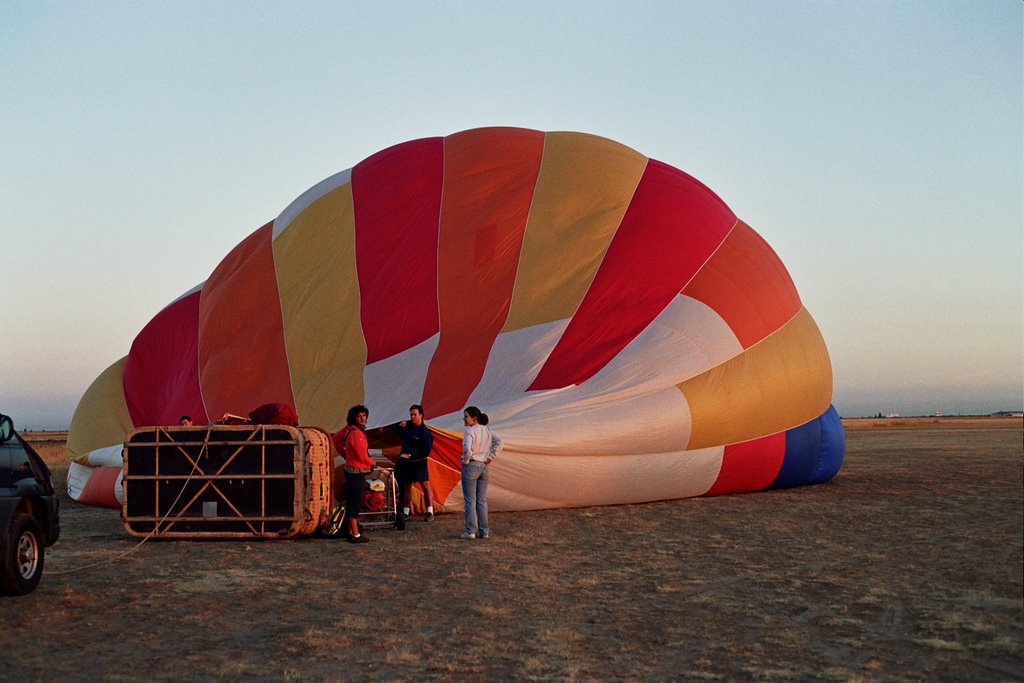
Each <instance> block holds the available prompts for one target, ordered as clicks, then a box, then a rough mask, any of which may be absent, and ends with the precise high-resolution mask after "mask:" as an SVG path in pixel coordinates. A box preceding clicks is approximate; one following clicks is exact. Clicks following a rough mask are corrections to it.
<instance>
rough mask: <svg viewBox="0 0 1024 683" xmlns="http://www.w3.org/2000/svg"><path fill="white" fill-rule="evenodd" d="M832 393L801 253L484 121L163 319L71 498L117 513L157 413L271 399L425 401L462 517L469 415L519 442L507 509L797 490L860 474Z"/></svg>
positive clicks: (79, 421)
mask: <svg viewBox="0 0 1024 683" xmlns="http://www.w3.org/2000/svg"><path fill="white" fill-rule="evenodd" d="M831 395H832V371H831V365H830V362H829V357H828V352H827V350H826V347H825V343H824V341H823V339H822V336H821V333H820V332H819V330H818V327H817V326H816V325H815V323H814V320H813V319H812V318H811V315H810V314H809V313H808V311H807V310H806V309H805V308H804V307H803V305H802V304H801V301H800V298H799V296H798V294H797V291H796V288H795V287H794V285H793V283H792V281H791V279H790V277H789V275H788V273H787V271H786V269H785V267H784V266H783V265H782V263H781V262H780V260H779V258H778V257H777V256H776V254H775V253H774V251H773V250H772V249H771V247H770V246H769V245H768V244H767V243H766V242H765V241H764V240H763V239H762V238H761V237H760V236H759V235H758V234H757V233H756V232H755V231H754V230H753V229H752V228H751V227H749V226H748V225H746V224H745V223H744V222H743V221H741V220H739V219H738V218H737V217H736V216H735V215H734V214H733V212H732V211H731V210H730V209H729V207H728V206H727V205H726V204H725V203H724V202H723V201H722V200H721V199H720V198H719V197H718V196H717V195H715V194H714V193H713V192H712V191H711V190H710V189H708V188H707V187H705V186H704V185H703V184H701V183H700V182H699V181H697V180H696V179H694V178H693V177H691V176H690V175H688V174H686V173H684V172H683V171H681V170H678V169H676V168H673V167H672V166H669V165H668V164H665V163H663V162H660V161H657V160H655V159H651V158H648V157H646V156H644V155H642V154H640V153H639V152H637V151H635V150H633V149H630V148H629V147H626V146H624V145H622V144H619V143H617V142H614V141H611V140H608V139H605V138H601V137H597V136H594V135H588V134H583V133H574V132H548V133H545V132H541V131H536V130H528V129H520V128H481V129H474V130H467V131H463V132H459V133H455V134H452V135H448V136H445V137H434V138H426V139H420V140H413V141H410V142H404V143H401V144H398V145H395V146H393V147H390V148H387V149H385V150H383V151H381V152H378V153H376V154H374V155H373V156H371V157H369V158H367V159H365V160H363V161H361V162H360V163H358V164H357V165H355V166H354V167H352V168H351V169H349V170H346V171H342V172H341V173H338V174H336V175H333V176H331V177H329V178H327V179H325V180H323V181H321V182H320V183H318V184H316V185H314V186H313V187H312V188H310V189H309V190H308V191H306V192H304V193H303V194H302V195H300V196H299V197H298V198H297V199H295V200H294V201H293V202H292V203H291V204H290V205H289V206H287V207H286V208H285V209H284V211H282V212H281V214H280V215H279V216H278V217H277V218H276V219H274V220H273V221H271V222H269V223H267V224H266V225H264V226H263V227H261V228H259V229H258V230H256V231H255V232H253V233H252V234H251V235H249V236H248V237H246V238H245V239H244V240H243V241H242V242H241V243H239V244H238V245H237V246H236V247H235V248H234V249H233V250H232V251H231V252H230V253H229V254H227V256H225V257H224V259H223V260H222V261H221V262H220V263H219V265H218V266H217V267H216V268H215V269H214V271H213V272H212V273H211V274H210V276H209V278H208V279H207V280H206V281H205V282H204V283H202V284H201V285H200V286H198V287H196V288H195V289H193V290H191V291H189V292H186V293H185V294H184V295H182V296H181V297H180V298H178V299H177V300H176V301H174V302H172V303H171V304H169V305H168V306H166V307H165V308H164V309H163V310H161V311H160V312H159V313H157V314H156V316H155V317H154V318H153V319H152V320H151V321H150V322H149V324H147V325H146V326H145V327H144V328H143V329H142V331H141V332H139V334H138V336H137V337H136V338H135V340H134V341H133V342H132V345H131V350H130V352H129V353H128V355H127V356H126V357H125V358H122V359H120V360H118V361H117V362H115V363H114V364H113V365H111V366H110V367H109V368H108V369H107V370H106V371H104V372H103V373H102V374H101V375H100V376H99V377H98V378H97V379H96V380H95V381H94V382H93V384H92V386H91V387H90V388H89V389H88V390H87V391H86V393H85V395H84V396H83V397H82V399H81V402H80V403H79V406H78V408H77V410H76V412H75V415H74V418H73V421H72V425H71V430H70V433H69V437H68V451H69V454H70V457H71V459H72V461H73V464H72V466H71V471H70V472H69V493H70V495H71V497H72V498H75V499H77V500H80V501H85V502H96V503H101V504H103V503H106V504H111V505H117V504H118V502H117V496H119V495H120V486H119V481H118V477H119V474H120V465H121V455H120V451H121V444H122V442H123V441H124V439H125V435H126V434H127V433H129V432H130V431H131V430H132V429H133V428H135V427H140V426H144V425H161V424H176V423H177V420H178V416H179V415H181V414H189V415H191V416H192V417H193V419H195V420H196V421H197V422H198V421H203V420H207V421H208V420H209V419H210V418H211V417H214V418H215V417H218V416H220V415H221V414H223V413H226V412H233V413H239V412H240V413H241V414H245V412H246V411H248V410H249V409H250V408H252V407H254V406H257V405H260V404H264V403H269V402H278V403H283V404H287V405H290V406H294V407H295V411H296V412H297V414H298V416H299V419H300V422H301V424H303V425H311V426H317V427H321V428H323V429H326V430H330V431H334V430H336V429H338V428H340V427H341V426H342V425H343V424H344V417H345V413H346V410H347V408H348V407H349V406H351V405H353V404H357V403H362V404H365V405H367V406H369V408H370V413H371V414H370V423H371V425H370V426H371V427H373V426H375V425H376V426H378V427H380V426H383V425H387V424H390V423H393V422H397V421H398V420H401V419H402V418H403V416H404V415H405V413H406V411H407V409H408V407H409V406H410V405H411V404H414V403H418V404H422V405H423V406H424V408H425V410H426V414H427V421H428V423H429V424H430V425H431V426H432V428H434V429H435V432H436V435H437V437H439V438H435V446H434V452H433V453H432V455H431V458H430V464H429V467H430V473H431V480H432V482H434V488H435V491H436V493H437V495H438V497H439V498H440V499H441V502H444V503H446V504H447V505H448V506H455V508H456V509H458V508H459V506H461V502H462V501H461V491H460V490H459V488H458V487H457V486H455V484H456V483H457V482H458V479H459V462H458V457H459V448H458V442H459V440H460V439H461V433H460V432H461V429H462V421H461V412H462V409H463V408H464V407H465V406H467V405H470V404H473V405H478V406H480V407H481V408H483V409H484V410H486V412H488V413H489V414H490V416H491V426H492V427H493V428H494V430H495V431H496V432H498V433H500V434H501V436H502V438H503V440H504V444H505V447H504V451H503V453H502V454H501V456H500V458H499V459H498V460H496V461H495V462H494V464H493V465H492V470H491V484H490V495H489V498H490V502H491V508H492V509H494V510H526V509H542V508H554V507H575V506H590V505H604V504H618V503H635V502H644V501H653V500H665V499H675V498H684V497H689V496H700V495H714V494H722V493H734V492H743V491H757V490H763V489H769V488H779V487H790V486H796V485H801V484H812V483H818V482H824V481H827V480H829V479H831V478H832V477H833V476H834V475H835V474H836V472H837V471H838V470H839V467H840V465H841V463H842V459H843V453H844V449H845V441H844V436H843V430H842V425H841V422H840V420H839V417H838V415H837V414H836V411H835V409H834V408H833V407H831V405H830V404H831ZM370 433H371V437H372V436H373V435H374V432H373V430H371V432H370ZM376 436H377V437H378V441H379V443H378V445H379V446H380V447H381V448H383V449H384V452H385V453H388V452H389V451H388V450H387V444H388V437H387V430H377V432H376Z"/></svg>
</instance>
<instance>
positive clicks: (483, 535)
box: [477, 531, 491, 538]
mask: <svg viewBox="0 0 1024 683" xmlns="http://www.w3.org/2000/svg"><path fill="white" fill-rule="evenodd" d="M490 537H491V532H490V531H481V532H480V535H479V536H477V538H490Z"/></svg>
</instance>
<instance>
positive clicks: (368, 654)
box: [0, 418, 1024, 681]
mask: <svg viewBox="0 0 1024 683" xmlns="http://www.w3.org/2000/svg"><path fill="white" fill-rule="evenodd" d="M873 422H877V424H869V423H867V422H865V423H861V424H857V425H852V424H851V425H849V428H848V431H847V439H848V449H847V456H846V461H845V464H844V465H843V468H842V470H841V471H840V473H839V474H838V476H837V477H836V478H835V479H834V480H833V481H832V482H830V483H828V484H823V485H819V486H810V487H802V488H796V489H791V490H786V491H773V492H767V493H755V494H743V495H731V496H720V497H714V498H696V499H688V500H678V501H668V502H659V503H650V504H646V505H626V506H615V507H603V508H587V509H576V510H550V511H542V512H531V513H505V514H494V515H493V518H492V523H491V526H492V528H493V529H494V533H495V537H494V538H492V539H489V540H477V541H461V540H459V539H457V538H456V536H457V535H458V533H459V532H460V531H461V515H460V514H458V513H446V514H442V515H439V516H438V518H437V519H436V520H435V521H434V522H432V523H430V524H427V523H424V522H422V521H419V520H415V521H413V522H411V523H410V525H409V528H408V529H407V530H406V531H404V532H398V531H395V530H378V531H376V532H373V533H371V535H372V542H371V543H368V544H365V545H362V546H353V545H350V544H347V543H343V542H339V541H333V540H319V539H302V540H293V541H266V542H251V541H250V542H246V541H223V542H182V541H177V542H172V541H150V542H148V543H144V544H142V545H140V544H139V539H136V538H133V537H130V536H128V535H127V534H126V533H125V532H124V529H123V527H122V525H121V520H120V516H119V513H118V511H116V510H108V509H101V508H94V507H85V506H82V505H79V504H77V503H74V502H72V501H70V500H68V499H67V498H66V496H65V497H64V500H63V501H62V526H63V535H62V537H61V539H60V541H59V542H58V543H57V545H55V546H54V547H52V548H51V549H50V550H49V553H48V555H47V559H46V571H45V574H44V576H43V580H42V583H41V584H40V586H39V588H38V590H37V591H36V592H35V593H32V594H30V595H28V596H23V597H18V598H12V597H4V598H0V606H2V607H0V652H2V653H4V654H3V659H4V663H3V673H4V678H5V679H6V680H60V681H66V680H84V679H95V680H104V681H121V680H139V679H155V680H171V679H174V680H180V679H185V680H194V681H215V680H229V681H234V680H246V681H249V680H367V681H375V680H388V681H390V680H409V681H411V680H417V681H422V680H478V679H484V680H497V679H517V680H558V681H562V680H651V679H653V680H666V679H683V680H699V679H711V680H750V679H781V680H810V679H813V680H843V681H849V680H971V681H1013V680H1022V679H1024V588H1022V583H1024V582H1022V571H1024V570H1022V567H1024V557H1022V555H1024V487H1022V477H1024V472H1022V438H1024V427H1022V423H1021V420H1019V419H1012V418H1007V419H1005V420H1000V421H996V422H994V423H992V422H985V421H978V422H976V423H974V422H970V421H965V420H961V421H954V422H950V421H949V420H941V421H939V422H935V423H924V424H914V425H906V424H904V425H899V424H892V423H890V422H887V421H884V420H881V421H873ZM907 426H913V427H914V428H912V429H907V428H906V427H907ZM40 450H41V451H42V452H43V453H44V454H45V457H46V458H47V459H48V461H49V462H50V463H51V465H52V467H53V469H54V471H55V474H56V478H57V479H58V480H59V481H58V482H57V483H58V487H59V488H60V489H63V482H64V478H65V476H66V468H67V465H66V461H65V459H64V454H63V448H62V445H61V444H59V443H55V444H51V445H49V446H48V445H47V444H45V443H40Z"/></svg>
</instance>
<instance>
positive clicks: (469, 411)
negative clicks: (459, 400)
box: [462, 406, 490, 426]
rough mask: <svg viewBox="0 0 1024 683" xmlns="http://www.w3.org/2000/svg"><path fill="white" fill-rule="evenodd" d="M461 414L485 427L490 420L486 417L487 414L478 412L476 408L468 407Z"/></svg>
mask: <svg viewBox="0 0 1024 683" xmlns="http://www.w3.org/2000/svg"><path fill="white" fill-rule="evenodd" d="M462 412H464V413H466V415H469V416H470V417H474V418H476V421H477V423H478V424H482V425H484V426H486V425H487V423H488V422H490V420H489V419H488V417H487V413H483V412H480V409H479V408H477V407H476V406H470V407H468V408H466V409H465V410H463V411H462Z"/></svg>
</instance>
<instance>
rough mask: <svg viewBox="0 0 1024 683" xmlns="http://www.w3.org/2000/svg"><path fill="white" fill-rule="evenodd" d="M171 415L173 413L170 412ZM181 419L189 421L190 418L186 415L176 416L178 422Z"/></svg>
mask: <svg viewBox="0 0 1024 683" xmlns="http://www.w3.org/2000/svg"><path fill="white" fill-rule="evenodd" d="M171 415H174V413H171ZM182 420H188V421H189V422H191V421H192V418H191V417H189V416H188V415H182V416H181V417H179V418H178V422H181V421H182Z"/></svg>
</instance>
